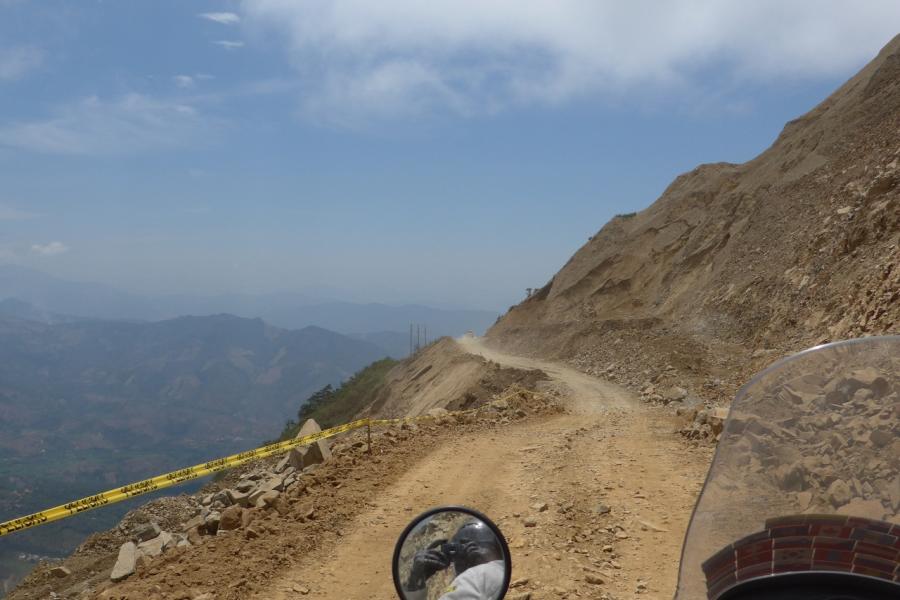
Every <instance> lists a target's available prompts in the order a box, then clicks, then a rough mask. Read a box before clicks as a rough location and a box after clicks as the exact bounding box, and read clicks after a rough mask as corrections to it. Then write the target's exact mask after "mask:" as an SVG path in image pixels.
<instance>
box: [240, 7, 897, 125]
mask: <svg viewBox="0 0 900 600" xmlns="http://www.w3.org/2000/svg"><path fill="white" fill-rule="evenodd" d="M242 7H243V11H242V13H243V15H244V20H245V21H246V23H247V24H248V25H249V26H250V28H251V30H255V31H257V32H259V33H261V34H263V35H268V34H269V33H271V32H273V31H274V32H277V33H280V34H281V35H282V36H283V39H284V40H285V42H286V49H287V52H288V54H289V56H290V58H291V60H292V63H293V64H294V65H295V67H296V69H297V71H298V72H299V75H300V77H301V78H302V80H303V82H304V84H305V88H306V89H307V90H308V91H307V92H306V95H305V96H304V107H305V108H306V109H307V110H312V111H314V112H321V111H323V110H327V111H328V112H329V113H331V114H332V115H333V116H335V115H336V116H337V117H340V116H342V115H347V114H349V115H351V116H352V115H354V114H356V115H359V114H367V113H376V114H388V115H394V114H400V113H409V112H413V113H415V112H420V111H422V110H450V111H453V112H456V113H461V114H470V113H484V112H493V111H496V110H502V109H504V108H507V107H510V106H516V105H523V104H524V105H534V104H544V105H546V104H550V105H552V104H556V103H560V102H567V101H571V100H572V99H576V98H579V97H592V96H598V95H599V96H604V95H612V96H621V95H623V94H629V93H632V92H635V91H637V92H640V93H641V94H642V95H645V94H646V93H647V92H648V91H662V90H665V91H671V90H676V91H677V90H689V89H695V88H700V87H706V86H709V85H714V83H712V82H715V81H719V82H720V83H721V84H722V85H723V86H728V85H731V84H733V83H734V80H735V79H737V80H751V81H763V82H765V81H769V80H771V79H772V78H798V77H800V78H816V77H833V76H846V75H847V74H849V72H852V71H853V70H855V69H856V68H858V67H859V66H860V65H861V64H862V63H863V62H864V61H865V60H867V59H869V58H871V57H872V56H874V54H875V53H876V52H877V51H878V50H879V49H880V47H881V46H883V45H884V44H885V43H886V42H887V41H888V40H889V39H890V38H891V37H892V36H893V35H894V34H896V33H897V24H898V23H900V2H897V0H869V1H867V2H859V3H849V2H845V1H841V0H793V1H789V2H785V1H784V0H756V1H754V2H722V1H721V0H671V1H667V2H659V1H658V0H632V1H631V2H622V1H621V0H493V1H490V2H484V1H483V0H429V1H428V2H421V1H419V0H379V1H378V2H372V1H371V0H330V1H328V2H322V1H321V0H243V3H242ZM723 73H726V74H727V75H726V76H723V75H722V74H723ZM711 74H714V76H711ZM712 91H713V92H715V91H716V90H712Z"/></svg>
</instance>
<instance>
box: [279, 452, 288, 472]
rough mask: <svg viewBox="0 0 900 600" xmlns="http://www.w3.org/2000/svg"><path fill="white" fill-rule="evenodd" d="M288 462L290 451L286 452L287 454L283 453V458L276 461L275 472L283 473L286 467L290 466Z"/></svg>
mask: <svg viewBox="0 0 900 600" xmlns="http://www.w3.org/2000/svg"><path fill="white" fill-rule="evenodd" d="M290 464H291V453H290V452H288V453H287V454H285V455H284V458H282V459H281V460H280V461H278V464H277V465H276V466H275V472H276V473H284V471H285V469H287V468H288V467H289V466H290Z"/></svg>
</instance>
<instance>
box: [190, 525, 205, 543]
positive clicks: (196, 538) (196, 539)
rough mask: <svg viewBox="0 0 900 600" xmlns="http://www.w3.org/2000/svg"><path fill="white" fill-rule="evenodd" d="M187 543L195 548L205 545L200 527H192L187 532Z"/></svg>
mask: <svg viewBox="0 0 900 600" xmlns="http://www.w3.org/2000/svg"><path fill="white" fill-rule="evenodd" d="M187 541H188V542H190V543H191V544H192V545H194V546H197V545H199V544H202V543H203V536H201V535H200V528H199V527H191V528H190V529H188V530H187Z"/></svg>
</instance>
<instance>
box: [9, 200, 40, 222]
mask: <svg viewBox="0 0 900 600" xmlns="http://www.w3.org/2000/svg"><path fill="white" fill-rule="evenodd" d="M40 216H41V215H39V214H38V213H33V212H29V211H27V210H21V209H18V208H15V207H13V206H9V205H6V204H0V221H24V220H26V219H36V218H37V217H40Z"/></svg>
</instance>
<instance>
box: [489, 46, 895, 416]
mask: <svg viewBox="0 0 900 600" xmlns="http://www.w3.org/2000/svg"><path fill="white" fill-rule="evenodd" d="M898 133H900V36H898V37H897V38H895V39H894V40H893V41H891V42H890V44H888V46H886V47H885V49H884V50H883V51H882V52H881V53H880V54H879V56H878V57H877V58H875V59H874V60H873V61H872V62H871V63H870V64H869V65H868V66H866V67H865V68H864V69H863V70H862V71H861V72H860V73H859V74H858V75H856V76H855V77H853V78H852V79H851V80H850V81H848V82H847V83H846V84H845V85H843V86H842V87H841V88H840V89H838V90H837V91H835V92H834V94H832V95H831V96H830V97H829V98H828V99H826V100H825V101H824V102H822V103H821V104H820V105H819V106H817V107H816V108H814V109H813V110H811V111H810V112H809V113H808V114H806V115H804V116H802V117H800V118H798V119H796V120H794V121H791V122H790V123H788V124H787V125H786V126H785V128H784V130H783V131H782V133H781V135H780V136H779V137H778V139H777V140H776V141H775V143H774V144H773V145H772V147H771V148H769V149H768V150H766V151H765V152H763V153H762V154H761V155H759V156H758V157H757V158H755V159H753V160H751V161H749V162H747V163H744V164H741V165H735V164H725V163H719V164H711V165H703V166H701V167H698V168H697V169H695V170H694V171H692V172H690V173H687V174H685V175H682V176H680V177H678V178H677V179H676V180H675V181H674V182H673V183H672V184H671V185H670V186H669V188H668V189H667V190H666V191H665V193H664V194H663V195H662V196H661V197H660V198H659V199H658V200H657V201H656V202H655V203H654V204H653V205H652V206H650V207H648V208H647V209H646V210H643V211H641V212H639V213H637V214H636V215H634V216H628V217H617V218H615V219H613V220H612V221H610V222H609V223H608V224H607V225H606V226H604V227H603V228H602V229H601V230H600V231H599V232H598V233H597V234H596V235H595V236H593V237H592V238H591V240H590V241H588V243H587V244H585V245H584V246H583V247H582V248H581V249H580V250H579V251H578V252H576V253H575V255H574V256H572V258H571V259H570V260H569V261H568V262H567V263H566V265H564V266H563V268H562V269H561V270H560V271H559V272H558V273H557V274H556V275H555V276H554V278H553V279H552V280H551V281H550V282H549V283H548V284H547V285H546V286H545V287H544V288H542V289H540V290H538V291H537V292H536V293H535V294H534V295H532V296H531V298H529V299H527V300H525V301H524V302H522V303H521V304H519V305H518V306H515V307H513V308H512V309H511V310H510V311H509V313H507V314H506V315H505V316H504V317H503V318H502V319H501V320H500V321H499V322H498V324H497V325H495V326H494V327H493V328H492V329H491V330H490V331H489V333H488V337H489V339H490V340H491V341H492V343H493V344H494V345H496V346H497V347H500V348H505V349H507V350H511V351H514V352H516V353H518V354H528V355H535V356H542V357H545V358H552V359H562V360H565V361H567V362H569V363H570V364H573V365H575V366H577V367H579V368H580V369H582V370H584V371H586V372H588V373H592V374H596V375H600V376H603V377H607V378H611V379H613V380H616V381H619V382H621V383H624V384H627V385H629V387H631V388H632V389H634V390H635V391H642V392H644V394H645V396H646V397H647V398H648V399H652V400H655V401H657V402H665V401H669V400H670V398H669V397H670V396H671V397H674V396H677V395H680V394H679V393H678V392H677V391H672V388H683V389H684V390H686V392H688V393H689V394H691V395H694V396H697V397H701V398H706V399H711V400H716V401H720V402H724V401H727V400H728V399H729V398H730V397H731V395H732V394H733V392H734V391H735V390H736V388H737V387H738V386H739V385H740V384H741V383H743V382H744V381H746V379H747V378H748V377H749V376H750V375H751V374H752V373H753V372H755V371H757V370H759V369H760V368H762V367H763V366H765V365H766V364H768V363H769V362H771V361H772V360H773V359H774V358H776V357H778V356H780V355H782V354H785V353H788V352H792V351H796V350H799V349H802V348H805V347H808V346H811V345H814V344H817V343H821V342H824V341H827V340H836V339H844V338H849V337H856V336H858V335H861V334H877V333H884V332H897V331H900V135H898Z"/></svg>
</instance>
